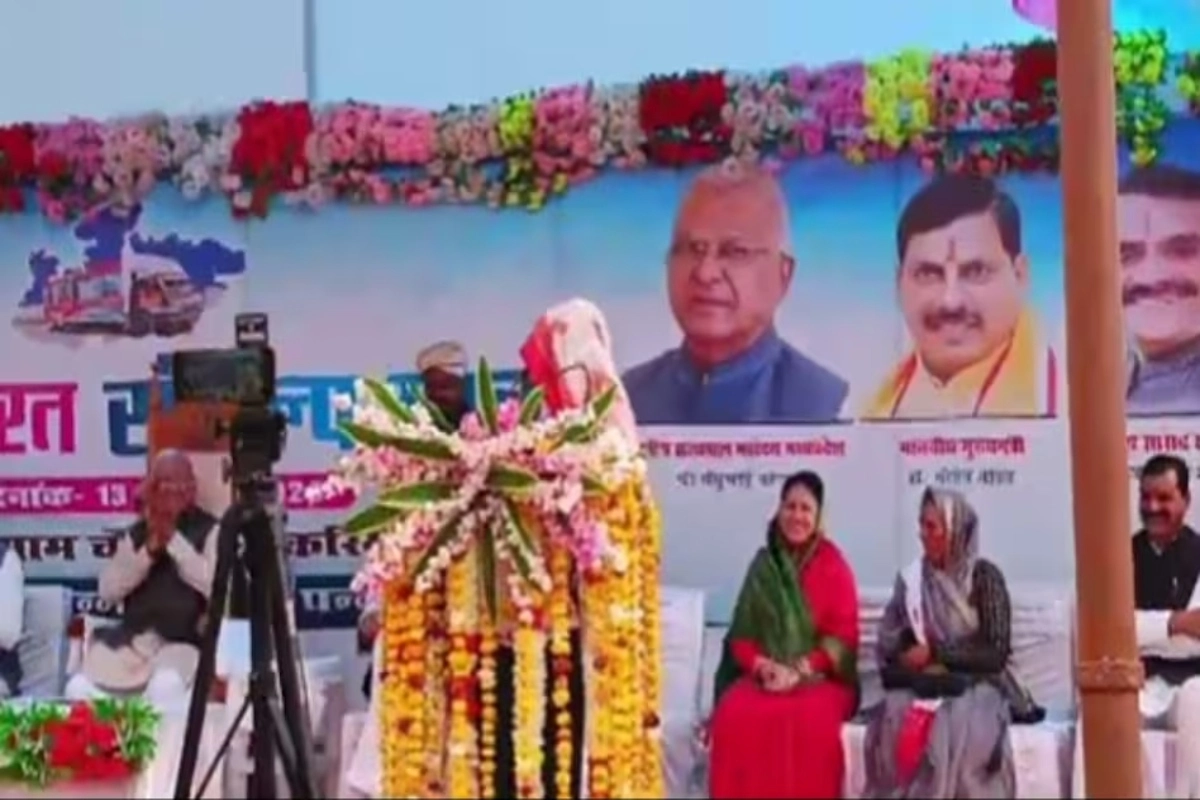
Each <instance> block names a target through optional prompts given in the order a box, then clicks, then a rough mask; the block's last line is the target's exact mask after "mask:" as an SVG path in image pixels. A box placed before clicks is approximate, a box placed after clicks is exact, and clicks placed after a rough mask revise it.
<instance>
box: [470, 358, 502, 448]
mask: <svg viewBox="0 0 1200 800" xmlns="http://www.w3.org/2000/svg"><path fill="white" fill-rule="evenodd" d="M498 406H499V403H498V402H497V401H496V381H495V379H494V378H493V377H492V368H491V367H489V366H488V362H487V359H486V358H483V357H482V356H481V357H480V359H479V371H478V372H477V373H476V374H475V408H477V409H479V415H480V417H482V418H483V424H484V425H486V426H487V429H488V430H489V431H491V432H492V433H493V434H496V433H499V432H500V416H499V413H498Z"/></svg>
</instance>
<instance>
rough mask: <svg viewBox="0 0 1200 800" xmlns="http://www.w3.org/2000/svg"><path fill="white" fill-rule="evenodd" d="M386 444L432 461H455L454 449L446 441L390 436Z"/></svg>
mask: <svg viewBox="0 0 1200 800" xmlns="http://www.w3.org/2000/svg"><path fill="white" fill-rule="evenodd" d="M386 444H387V445H388V446H389V447H392V448H395V449H396V450H399V451H400V452H402V453H407V454H408V455H410V456H416V457H417V458H427V459H429V460H430V461H454V459H455V456H454V451H453V450H451V449H450V446H449V445H447V444H445V443H444V442H435V441H430V440H427V439H413V438H410V437H408V436H390V437H388V439H387V442H386Z"/></svg>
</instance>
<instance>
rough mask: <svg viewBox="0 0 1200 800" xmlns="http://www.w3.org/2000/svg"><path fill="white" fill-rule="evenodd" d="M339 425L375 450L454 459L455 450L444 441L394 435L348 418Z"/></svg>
mask: <svg viewBox="0 0 1200 800" xmlns="http://www.w3.org/2000/svg"><path fill="white" fill-rule="evenodd" d="M338 427H340V428H341V429H342V432H343V433H345V434H346V435H347V436H349V437H350V439H351V440H352V441H354V442H355V443H357V444H360V445H362V446H363V447H367V448H370V449H372V450H375V449H377V448H380V447H390V448H392V449H394V450H399V451H400V452H402V453H407V454H408V455H410V456H416V457H417V458H428V459H429V460H431V461H453V460H454V451H453V450H451V449H450V446H449V445H447V444H444V443H442V442H430V441H426V440H424V439H414V438H412V437H410V436H393V435H392V434H390V433H383V432H381V431H377V430H375V429H374V428H368V427H367V426H366V425H360V424H358V423H357V422H350V421H348V420H346V421H343V422H341V423H339V425H338Z"/></svg>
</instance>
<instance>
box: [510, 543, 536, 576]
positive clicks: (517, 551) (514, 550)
mask: <svg viewBox="0 0 1200 800" xmlns="http://www.w3.org/2000/svg"><path fill="white" fill-rule="evenodd" d="M504 547H505V549H506V550H507V551H508V555H509V557H510V558H511V559H512V562H513V565H514V566H515V567H516V568H517V574H519V575H520V576H521V580H523V581H525V583H526V584H527V585H532V584H533V564H532V563H531V562H530V560H529V555H528V554H527V553H526V552H525V551H524V550H522V549H521V548H520V547H517V546H515V545H514V544H513V543H512V542H506V543H505V545H504Z"/></svg>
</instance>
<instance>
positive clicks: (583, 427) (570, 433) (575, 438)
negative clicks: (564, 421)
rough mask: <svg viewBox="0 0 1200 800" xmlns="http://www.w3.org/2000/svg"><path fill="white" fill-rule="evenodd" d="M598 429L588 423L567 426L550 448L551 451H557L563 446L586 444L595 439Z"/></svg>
mask: <svg viewBox="0 0 1200 800" xmlns="http://www.w3.org/2000/svg"><path fill="white" fill-rule="evenodd" d="M599 431H600V428H599V427H598V426H596V425H593V424H592V423H588V422H576V423H575V424H573V425H568V426H567V429H566V430H565V431H563V432H562V433H561V434H560V435H559V437H558V439H557V440H555V442H554V444H552V445H551V446H550V449H551V450H557V449H558V448H560V447H562V446H563V445H564V444H587V443H588V442H590V441H592V440H593V439H595V438H596V434H597V433H598V432H599Z"/></svg>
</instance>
